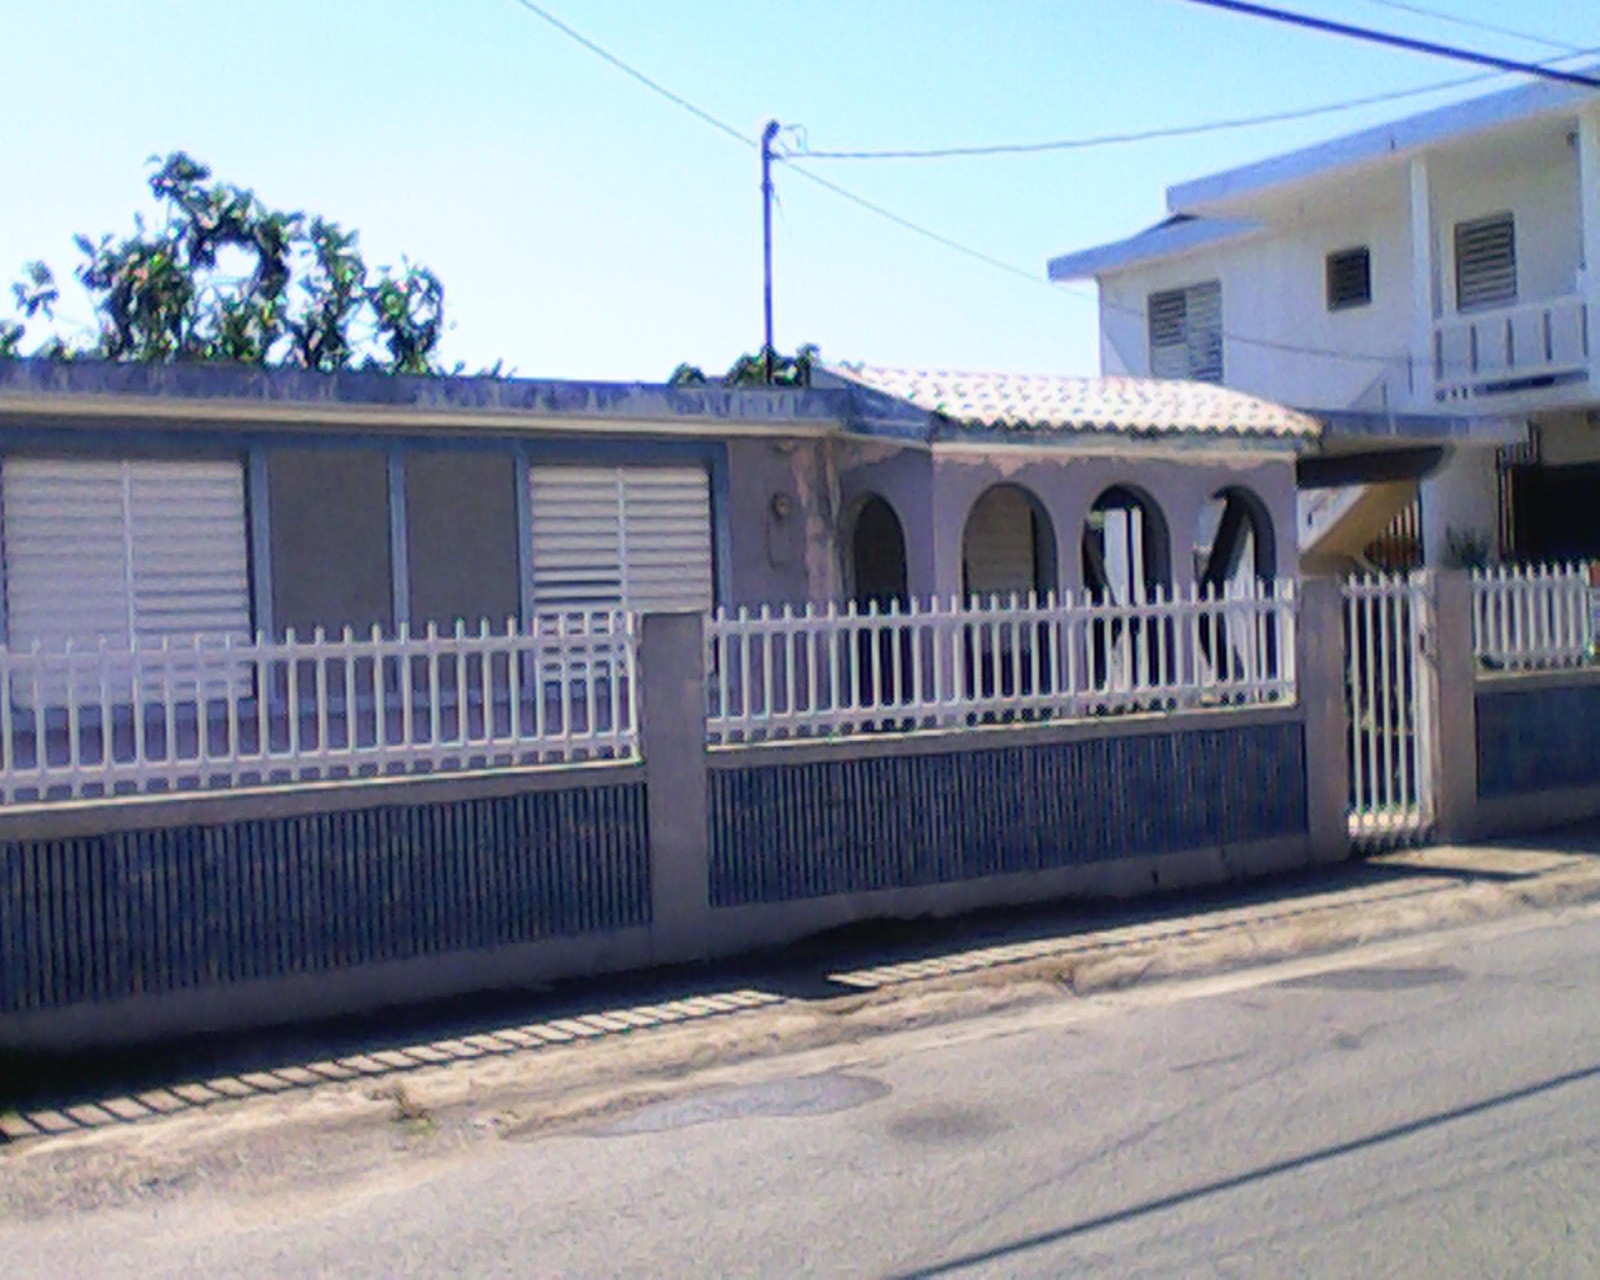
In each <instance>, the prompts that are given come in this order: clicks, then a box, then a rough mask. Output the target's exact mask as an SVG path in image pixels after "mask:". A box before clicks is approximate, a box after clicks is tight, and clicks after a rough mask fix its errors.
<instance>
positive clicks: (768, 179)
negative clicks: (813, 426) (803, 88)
mask: <svg viewBox="0 0 1600 1280" xmlns="http://www.w3.org/2000/svg"><path fill="white" fill-rule="evenodd" d="M781 127H782V126H780V125H779V124H778V122H777V121H776V120H768V121H767V127H766V128H765V129H763V130H762V131H761V312H762V319H763V320H764V321H765V324H764V326H763V333H764V334H765V338H764V341H763V343H762V347H761V363H762V367H763V369H764V370H765V373H766V380H767V385H768V386H771V385H772V141H773V139H774V138H776V137H777V136H778V130H779V129H780V128H781Z"/></svg>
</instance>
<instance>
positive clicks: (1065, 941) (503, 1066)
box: [0, 826, 1600, 1146]
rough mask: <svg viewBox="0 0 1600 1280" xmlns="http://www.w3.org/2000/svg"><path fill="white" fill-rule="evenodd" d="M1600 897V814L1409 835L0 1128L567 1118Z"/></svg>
mask: <svg viewBox="0 0 1600 1280" xmlns="http://www.w3.org/2000/svg"><path fill="white" fill-rule="evenodd" d="M1595 898H1600V826H1590V827H1587V828H1584V829H1577V830H1568V831H1563V832H1559V833H1555V834H1554V835H1546V836H1542V837H1539V838H1532V839H1527V840H1513V841H1498V842H1495V843H1492V844H1486V845H1481V846H1473V847H1437V848H1429V849H1419V850H1406V851H1401V852H1397V853H1393V854H1390V855H1386V856H1383V857H1377V858H1370V859H1366V860H1363V861H1359V862H1352V863H1348V864H1345V865H1344V866H1341V867H1336V868H1331V869H1326V870H1323V871H1320V872H1316V873H1307V874H1304V875H1300V876H1296V877H1288V878H1278V879H1275V880H1272V881H1265V882H1258V883H1255V884H1249V885H1243V886H1233V887H1231V888H1230V889H1228V890H1225V891H1211V892H1208V893H1205V894H1202V895H1196V894H1185V895H1172V896H1170V897H1166V898H1158V899H1152V900H1147V901H1145V902H1142V903H1139V904H1136V905H1135V906H1133V907H1131V908H1130V907H1129V906H1128V905H1127V904H1120V905H1116V906H1107V905H1106V904H1082V903H1074V904H1057V905H1056V906H1054V907H1052V908H1047V909H1035V910H1028V911H1009V912H989V913H983V914H981V915H976V916H971V917H965V918H962V919H958V920H946V921H938V922H933V921H930V922H925V923H919V924H913V925H892V926H891V925H886V924H864V925H858V926H852V927H851V928H850V929H848V930H843V931H836V932H834V933H833V934H830V935H826V936H822V937H818V938H814V939H811V940H809V941H808V942H806V943H804V944H801V945H800V946H797V947H793V948H789V949H787V950H785V951H784V952H781V953H778V954H772V955H765V956H757V957H751V958H749V960H748V961H747V962H746V963H745V964H743V965H741V966H739V967H737V968H730V967H719V968H716V969H701V970H690V971H684V972H679V973H672V974H666V975H648V976H645V977H641V978H639V979H636V980H634V981H631V982H620V983H619V982H608V983H603V984H601V983H594V984H579V985H574V986H571V987H568V988H565V989H562V990H557V991H553V992H544V993H535V994H532V995H530V994H527V993H524V994H512V995H500V996H491V997H485V998H484V999H483V1000H481V1001H478V1002H473V1003H469V1004H466V1005H463V1004H462V1003H460V1002H457V1003H456V1004H455V1005H453V1006H452V1007H451V1008H450V1009H448V1010H437V1009H436V1010H421V1011H416V1010H412V1011H403V1012H395V1011H390V1012H389V1013H387V1014H380V1015H375V1016H374V1017H372V1018H369V1019H362V1020H355V1021H347V1022H345V1023H341V1024H339V1025H337V1026H322V1027H306V1028H290V1029H287V1030H285V1031H282V1032H279V1033H275V1034H271V1035H267V1036H254V1037H250V1038H238V1037H234V1038H226V1039H214V1040H197V1041H188V1042H184V1043H181V1044H168V1045H163V1046H161V1048H160V1049H159V1050H150V1049H146V1050H141V1051H132V1052H128V1053H123V1054H114V1055H107V1054H97V1055H95V1056H94V1058H93V1059H92V1060H83V1059H59V1060H48V1061H46V1060H41V1059H38V1058H33V1059H29V1060H14V1061H13V1062H11V1063H9V1064H7V1065H8V1067H9V1078H8V1079H6V1080H5V1081H4V1082H3V1083H4V1085H6V1086H8V1087H9V1094H10V1097H11V1099H12V1101H11V1102H10V1103H6V1102H3V1101H0V1134H3V1135H4V1137H5V1138H6V1139H9V1140H11V1141H18V1140H24V1139H32V1140H37V1139H47V1138H49V1137H51V1136H52V1135H56V1136H68V1137H70V1136H71V1135H87V1134H96V1135H101V1136H107V1137H109V1136H110V1135H111V1134H113V1133H115V1132H116V1131H119V1130H127V1129H128V1128H129V1127H130V1126H137V1125H138V1123H139V1122H141V1121H150V1120H154V1119H158V1118H161V1117H174V1118H176V1117H181V1116H183V1115H185V1114H188V1115H195V1114H197V1113H199V1112H206V1113H208V1114H210V1115H212V1116H213V1117H215V1115H216V1112H217V1111H218V1110H219V1109H226V1110H229V1111H233V1112H237V1113H238V1120H239V1121H240V1122H246V1117H247V1115H248V1116H254V1117H256V1118H257V1119H260V1120H261V1121H262V1122H263V1123H271V1122H274V1120H292V1119H293V1118H294V1117H296V1116H298V1117H299V1118H300V1119H304V1120H307V1121H319V1118H320V1122H325V1121H326V1120H327V1119H328V1118H330V1117H345V1118H351V1117H360V1116H370V1115H372V1114H373V1113H374V1111H375V1109H376V1112H377V1114H378V1115H379V1116H380V1117H383V1116H387V1117H388V1118H390V1119H400V1120H407V1119H414V1118H416V1117H420V1116H431V1115H435V1114H437V1113H439V1112H440V1111H441V1110H442V1109H445V1108H448V1107H449V1106H451V1105H452V1103H453V1102H454V1101H457V1100H459V1099H461V1098H463V1097H471V1098H473V1099H475V1100H476V1101H477V1102H479V1103H480V1104H481V1102H482V1100H483V1099H484V1098H485V1097H486V1096H504V1097H506V1098H507V1099H516V1100H518V1102H519V1103H521V1104H524V1105H532V1104H536V1105H539V1106H542V1107H543V1111H542V1112H541V1114H544V1115H545V1116H547V1117H548V1118H549V1119H551V1120H552V1121H554V1120H558V1119H560V1118H561V1117H563V1116H572V1115H577V1114H583V1113H584V1112H585V1111H586V1110H588V1111H592V1110H593V1109H595V1108H602V1109H603V1108H604V1107H606V1106H609V1105H612V1104H613V1103H614V1102H615V1100H616V1099H617V1097H619V1096H621V1094H622V1093H625V1092H626V1091H627V1090H628V1089H629V1088H631V1087H635V1086H638V1085H641V1084H643V1085H648V1084H649V1082H651V1081H660V1080H670V1079H681V1078H683V1077H685V1076H686V1075H687V1074H688V1073H690V1072H693V1071H696V1070H700V1069H703V1068H705V1067H707V1066H710V1065H720V1064H724V1063H727V1062H732V1061H738V1060H741V1059H744V1058H749V1057H756V1056H763V1055H773V1054H778V1053H786V1052H791V1051H797V1050H801V1049H811V1048H817V1047H820V1046H825V1045H829V1044H837V1043H842V1042H846V1041H853V1040H859V1039H863V1038H865V1037H868V1036H871V1035H874V1034H879V1033H881V1032H884V1031H887V1030H895V1029H901V1028H904V1027H907V1026H914V1025H925V1024H927V1023H930V1022H936V1021H942V1020H949V1019H954V1018H961V1017H967V1016H973V1015H975V1014H980V1013H986V1012H993V1011H995V1010H997V1009H1003V1008H1008V1007H1013V1006H1017V1005H1021V1004H1026V1003H1029V1002H1033V1001H1039V1000H1045V999H1051V998H1060V997H1061V996H1063V995H1068V996H1082V995H1087V994H1090V993H1093V992H1101V991H1107V990H1114V989H1121V988H1126V987H1129V986H1132V985H1135V984H1139V983H1149V982H1155V981H1158V980H1161V979H1172V978H1177V977H1184V976H1198V975H1202V974H1209V973H1216V972H1219V971H1222V970H1226V969H1230V968H1237V967H1240V966H1243V965H1249V964H1255V963H1264V962H1269V961H1273V960H1281V959H1286V958H1289V957H1293V956H1302V955H1314V954H1318V953H1321V952H1327V951H1332V950H1338V949H1341V948H1345V947H1350V946H1357V945H1361V944H1363V943H1370V942H1374V941H1377V940H1380V939H1385V938H1394V937H1398V936H1402V935H1406V934H1412V933H1417V932H1421V931H1426V930H1434V929H1439V928H1444V927H1449V926H1452V925H1460V924H1466V923H1471V922H1475V921H1483V920H1488V919H1492V918H1495V917H1499V916H1504V915H1508V914H1511V913H1514V912H1518V911H1526V910H1530V909H1540V908H1543V909H1556V908H1560V907H1563V906H1567V905H1572V904H1576V903H1580V902H1585V901H1588V900H1591V899H1595ZM3 1096H4V1095H0V1097H3ZM27 1145H30V1146H31V1145H33V1143H32V1142H30V1143H28V1144H27Z"/></svg>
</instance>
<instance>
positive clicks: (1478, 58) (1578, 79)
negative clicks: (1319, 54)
mask: <svg viewBox="0 0 1600 1280" xmlns="http://www.w3.org/2000/svg"><path fill="white" fill-rule="evenodd" d="M1188 2H1189V3H1190V4H1198V5H1203V6H1205V7H1206V8H1208V9H1222V10H1225V11H1226V12H1228V13H1242V14H1244V15H1245V16H1246V17H1250V18H1265V19H1267V20H1268V21H1270V22H1283V23H1288V24H1289V25H1290V26H1295V27H1304V28H1306V29H1307V30H1309V31H1317V32H1321V33H1322V34H1324V35H1334V36H1347V37H1349V38H1350V39H1352V40H1365V41H1366V42H1367V43H1369V44H1382V45H1388V46H1389V47H1390V48H1394V49H1404V50H1405V51H1406V52H1408V53H1427V54H1432V55H1434V56H1435V57H1439V58H1453V59H1455V60H1456V61H1457V62H1471V63H1474V64H1476V65H1477V66H1480V67H1494V68H1496V69H1497V70H1500V71H1515V72H1517V73H1518V74H1520V75H1527V76H1537V77H1539V78H1540V79H1543V80H1555V81H1558V82H1559V83H1561V84H1575V85H1580V86H1582V87H1583V88H1585V89H1600V80H1597V79H1595V77H1593V76H1589V75H1584V74H1582V73H1581V72H1577V71H1562V70H1560V69H1558V68H1556V67H1549V66H1541V65H1540V64H1539V63H1537V62H1521V61H1518V60H1517V59H1515V58H1502V57H1499V56H1498V55H1496V54H1492V53H1479V52H1477V51H1476V50H1473V49H1463V48H1461V47H1460V46H1459V45H1451V44H1438V43H1436V42H1434V41H1432V40H1417V39H1414V38H1413V37H1411V36H1398V35H1395V34H1393V33H1392V32H1388V31H1378V30H1376V29H1375V28H1373V27H1358V26H1355V25H1354V24H1352V23H1348V22H1334V21H1333V20H1332V19H1330V18H1317V17H1313V16H1312V15H1311V14H1308V13H1296V12H1294V11H1293V10H1291V9H1274V8H1271V7H1270V6H1268V5H1264V4H1252V3H1250V0H1188Z"/></svg>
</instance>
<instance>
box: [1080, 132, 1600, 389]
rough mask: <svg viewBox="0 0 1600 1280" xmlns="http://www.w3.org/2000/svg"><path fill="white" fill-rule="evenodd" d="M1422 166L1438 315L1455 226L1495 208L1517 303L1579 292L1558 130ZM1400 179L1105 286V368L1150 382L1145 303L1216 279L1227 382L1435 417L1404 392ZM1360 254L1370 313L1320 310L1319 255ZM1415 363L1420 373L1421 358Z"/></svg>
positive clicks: (1273, 216) (1285, 212) (1406, 212)
mask: <svg viewBox="0 0 1600 1280" xmlns="http://www.w3.org/2000/svg"><path fill="white" fill-rule="evenodd" d="M1428 166H1429V186H1430V192H1431V202H1432V236H1433V245H1434V252H1433V260H1434V264H1435V272H1434V282H1433V295H1434V296H1433V309H1434V314H1435V316H1439V315H1451V314H1454V312H1455V264H1454V228H1455V225H1456V224H1457V223H1458V222H1462V221H1468V220H1471V219H1475V218H1480V217H1485V216H1488V215H1491V214H1495V213H1500V212H1504V211H1510V212H1512V213H1513V215H1514V217H1515V219H1516V254H1517V275H1518V301H1519V302H1530V301H1536V300H1543V299H1549V298H1555V297H1560V296H1563V295H1567V294H1570V293H1572V292H1574V291H1575V289H1576V287H1577V280H1578V269H1579V266H1580V263H1581V261H1582V244H1581V242H1582V224H1581V215H1580V203H1579V177H1578V164H1577V156H1576V152H1575V149H1574V148H1573V147H1572V146H1571V145H1570V144H1569V143H1568V141H1567V139H1566V137H1565V135H1564V133H1562V132H1561V131H1560V130H1549V129H1546V130H1543V131H1541V132H1539V133H1531V132H1530V133H1529V134H1527V135H1526V136H1522V135H1519V136H1518V137H1517V138H1516V139H1515V140H1514V141H1512V142H1506V141H1504V140H1499V141H1496V142H1495V143H1493V144H1492V145H1491V144H1490V143H1488V142H1485V143H1483V144H1481V145H1479V146H1476V147H1473V148H1467V149H1462V150H1460V151H1458V152H1455V153H1451V154H1447V155H1441V156H1434V157H1430V158H1429V160H1428ZM1405 175H1406V169H1405V167H1404V162H1403V161H1397V162H1395V163H1394V164H1393V165H1391V166H1388V167H1386V168H1382V169H1377V170H1374V171H1371V172H1369V173H1366V174H1363V175H1361V176H1359V177H1354V178H1351V179H1349V182H1350V183H1353V184H1358V189H1356V190H1354V191H1350V190H1343V191H1337V192H1330V193H1328V199H1327V200H1326V201H1322V200H1312V199H1307V200H1301V201H1295V202H1287V201H1284V200H1281V199H1280V200H1278V201H1277V202H1276V203H1273V204H1263V206H1262V208H1261V209H1260V210H1259V215H1258V216H1259V217H1260V219H1261V220H1262V222H1263V224H1264V229H1263V230H1262V231H1260V232H1258V233H1256V234H1254V235H1252V236H1249V237H1248V238H1245V239H1241V240H1237V241H1233V242H1231V243H1228V244H1224V245H1220V246H1214V247H1210V248H1203V249H1199V250H1196V251H1194V252H1192V253H1189V254H1186V255H1181V256H1178V257H1174V258H1168V259H1164V260H1162V261H1159V262H1153V263H1148V264H1139V265H1135V266H1132V267H1129V268H1126V269H1124V270H1120V271H1116V272H1112V273H1109V274H1107V275H1105V276H1103V277H1102V278H1101V281H1100V284H1101V308H1100V325H1101V368H1102V371H1103V372H1105V373H1132V374H1147V373H1148V372H1149V367H1150V365H1149V350H1148V336H1147V331H1146V320H1145V314H1146V305H1147V300H1148V297H1149V295H1150V294H1151V293H1152V292H1156V291H1160V290H1163V289H1171V288H1178V287H1182V286H1185V285H1190V284H1195V283H1199V282H1201V281H1204V280H1220V281H1221V282H1222V315H1223V328H1224V330H1225V331H1226V333H1227V334H1228V337H1227V338H1226V339H1225V341H1224V347H1223V379H1224V382H1225V383H1226V384H1227V385H1229V386H1232V387H1237V388H1238V389H1240V390H1244V391H1249V392H1253V393H1255V394H1258V395H1262V396H1266V397H1268V398H1270V399H1274V400H1280V401H1283V402H1285V403H1288V404H1293V405H1296V406H1299V407H1304V408H1313V409H1317V408H1321V409H1342V408H1350V407H1360V408H1381V407H1383V405H1384V403H1385V395H1387V397H1388V399H1387V403H1388V404H1390V405H1392V406H1395V407H1401V406H1406V405H1409V406H1411V407H1415V408H1419V409H1431V408H1436V407H1437V406H1436V404H1435V402H1434V400H1433V397H1432V390H1431V386H1430V385H1428V380H1427V378H1426V377H1419V378H1417V379H1416V382H1415V388H1416V389H1415V392H1414V393H1413V391H1412V385H1413V383H1412V378H1411V375H1410V373H1409V372H1408V359H1409V357H1410V356H1411V354H1412V352H1411V346H1412V341H1413V323H1412V321H1413V315H1414V310H1415V308H1414V306H1413V296H1412V295H1413V286H1412V268H1411V263H1412V257H1413V254H1412V245H1411V229H1410V227H1411V214H1410V205H1409V195H1408V192H1407V179H1406V176H1405ZM1595 180H1596V181H1600V175H1597V177H1596V179H1595ZM1239 216H1241V217H1251V216H1255V215H1251V214H1249V213H1248V212H1241V213H1240V214H1239ZM1360 245H1366V246H1368V247H1369V248H1370V250H1371V261H1372V302H1371V303H1370V304H1369V305H1368V306H1365V307H1358V308H1351V309H1346V310H1340V311H1336V312H1330V311H1329V310H1328V307H1327V297H1326V283H1325V274H1324V273H1325V262H1326V258H1327V255H1328V254H1329V253H1333V252H1335V251H1338V250H1341V249H1348V248H1354V247H1357V246H1360ZM1245 339H1254V340H1256V341H1255V342H1250V341H1245ZM1272 344H1280V345H1272ZM1285 347H1294V348H1309V349H1311V350H1310V351H1307V350H1285V349H1284V348H1285ZM1314 352H1331V353H1346V354H1344V355H1333V354H1314ZM1415 354H1416V356H1417V358H1418V359H1419V361H1420V362H1421V364H1420V366H1419V367H1420V368H1421V369H1424V370H1425V369H1426V367H1427V362H1428V361H1430V360H1431V358H1432V351H1431V347H1430V348H1428V349H1426V350H1424V351H1421V352H1417V353H1415ZM1357 356H1359V357H1376V358H1373V359H1368V358H1353V357H1357Z"/></svg>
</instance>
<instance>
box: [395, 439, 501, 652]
mask: <svg viewBox="0 0 1600 1280" xmlns="http://www.w3.org/2000/svg"><path fill="white" fill-rule="evenodd" d="M405 475H406V565H407V568H408V570H409V571H410V580H411V625H412V626H413V627H424V626H426V625H427V624H428V623H429V622H436V623H438V624H439V625H440V626H441V627H451V626H454V625H455V623H456V621H457V620H460V621H462V622H465V623H466V624H467V626H468V627H469V628H470V627H476V626H477V624H478V623H479V622H480V621H482V620H483V619H488V621H489V622H490V624H491V625H493V626H496V627H499V626H503V625H504V624H505V621H506V619H507V618H514V617H516V616H517V614H518V611H519V605H518V598H519V592H518V586H517V564H518V555H517V466H516V459H515V457H514V456H513V455H512V454H511V453H509V452H505V453H485V452H477V451H468V450H432V449H414V450H411V451H410V452H408V453H407V454H406V459H405Z"/></svg>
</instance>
